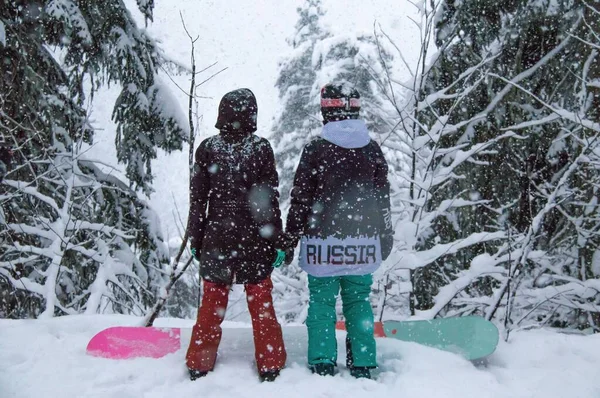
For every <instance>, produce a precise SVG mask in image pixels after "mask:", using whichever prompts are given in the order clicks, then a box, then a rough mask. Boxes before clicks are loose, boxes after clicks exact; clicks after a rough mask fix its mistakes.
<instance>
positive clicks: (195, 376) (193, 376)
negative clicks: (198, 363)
mask: <svg viewBox="0 0 600 398" xmlns="http://www.w3.org/2000/svg"><path fill="white" fill-rule="evenodd" d="M188 371H189V372H190V380H191V381H194V380H197V379H199V378H201V377H204V376H206V375H207V374H208V372H203V371H201V370H196V369H188Z"/></svg>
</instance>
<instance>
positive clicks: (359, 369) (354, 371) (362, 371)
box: [350, 366, 371, 379]
mask: <svg viewBox="0 0 600 398" xmlns="http://www.w3.org/2000/svg"><path fill="white" fill-rule="evenodd" d="M350 374H351V375H352V377H355V378H357V379H370V378H371V371H370V370H369V368H367V367H364V366H353V367H351V368H350Z"/></svg>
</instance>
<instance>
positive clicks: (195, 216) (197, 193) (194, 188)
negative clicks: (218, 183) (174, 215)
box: [187, 141, 210, 251]
mask: <svg viewBox="0 0 600 398" xmlns="http://www.w3.org/2000/svg"><path fill="white" fill-rule="evenodd" d="M206 146H207V144H206V141H203V142H202V143H201V144H200V146H199V147H198V149H196V157H195V158H196V159H195V162H194V166H193V171H192V180H191V184H190V185H191V187H190V213H189V216H188V227H187V231H188V236H189V237H190V241H191V247H192V248H193V249H196V250H197V251H199V250H200V249H201V248H202V240H203V239H204V227H205V224H206V205H207V202H208V193H209V192H210V174H209V166H210V165H209V162H210V160H209V153H208V149H207V147H206Z"/></svg>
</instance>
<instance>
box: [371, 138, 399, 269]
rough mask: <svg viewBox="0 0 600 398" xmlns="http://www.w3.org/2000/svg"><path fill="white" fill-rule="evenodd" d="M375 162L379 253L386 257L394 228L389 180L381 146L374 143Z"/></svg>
mask: <svg viewBox="0 0 600 398" xmlns="http://www.w3.org/2000/svg"><path fill="white" fill-rule="evenodd" d="M373 144H374V145H375V146H376V154H377V155H376V160H375V161H376V162H377V166H376V168H375V181H374V187H375V197H376V199H377V204H378V206H379V211H380V212H381V221H380V222H381V225H380V227H379V230H380V231H381V233H380V235H381V254H382V257H383V259H384V260H385V259H387V258H388V256H389V255H390V253H391V251H392V247H393V245H394V229H393V227H392V212H391V203H390V182H389V180H388V165H387V162H386V160H385V157H384V156H383V152H382V151H381V148H380V147H379V145H377V144H376V143H373Z"/></svg>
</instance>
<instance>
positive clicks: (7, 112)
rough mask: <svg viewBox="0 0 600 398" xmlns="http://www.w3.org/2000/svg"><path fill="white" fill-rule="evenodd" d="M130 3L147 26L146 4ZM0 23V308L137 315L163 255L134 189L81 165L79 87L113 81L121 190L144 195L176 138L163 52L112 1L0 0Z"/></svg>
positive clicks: (84, 130)
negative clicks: (4, 159) (9, 151)
mask: <svg viewBox="0 0 600 398" xmlns="http://www.w3.org/2000/svg"><path fill="white" fill-rule="evenodd" d="M138 5H139V7H140V10H141V11H142V12H143V14H144V15H145V17H146V18H147V19H151V12H152V5H153V2H152V1H138ZM0 24H1V26H2V32H3V35H2V40H0V60H2V63H3V65H4V67H3V68H2V71H1V72H0V133H1V134H3V135H4V138H5V139H6V140H7V141H9V142H10V143H11V145H12V146H13V149H14V154H15V167H13V170H12V171H11V172H10V173H9V174H8V175H7V177H6V180H5V181H4V183H3V185H1V186H0V191H2V195H1V196H0V198H2V199H1V202H0V203H1V205H2V208H3V211H2V213H3V215H2V223H3V228H2V229H0V235H1V236H0V283H1V284H2V291H3V294H4V295H3V297H2V302H1V303H0V307H1V309H0V311H1V312H2V313H3V315H4V316H10V317H31V316H37V315H38V314H40V313H43V314H44V315H46V316H52V315H54V314H65V313H67V314H68V313H73V312H80V311H88V312H96V311H102V310H105V309H107V305H108V304H110V306H109V307H108V308H109V309H108V310H110V311H116V312H131V313H137V314H141V312H142V311H143V309H144V308H145V307H147V306H148V305H150V304H151V303H152V301H153V299H154V295H155V293H156V290H157V288H158V285H159V283H160V281H161V280H162V271H161V268H162V267H163V266H164V262H165V261H166V260H167V255H166V251H165V250H164V244H163V242H162V238H161V237H160V232H159V231H160V229H159V227H158V221H157V220H156V216H155V214H154V213H153V212H152V210H151V209H150V208H149V207H148V205H147V204H146V203H145V202H144V201H143V200H141V199H139V197H138V195H137V193H136V191H134V190H132V189H131V188H130V187H128V185H127V184H125V183H123V182H122V181H119V180H117V179H116V178H115V177H113V176H110V175H105V174H103V173H102V172H100V171H99V168H98V166H97V164H96V163H95V162H94V161H91V160H89V159H86V158H85V154H84V153H82V151H81V144H82V143H88V144H91V143H92V140H93V135H94V130H93V128H92V126H91V125H90V123H89V122H88V118H87V113H86V111H85V109H84V107H83V105H84V103H85V100H86V98H85V95H86V89H85V87H86V86H85V84H87V82H90V83H91V90H88V91H87V93H88V94H89V95H93V94H94V92H95V91H96V90H97V89H98V88H99V87H100V86H101V85H103V84H119V85H121V86H122V88H123V90H122V92H121V95H120V96H119V98H118V100H117V102H116V104H115V108H114V112H113V119H114V120H115V122H116V123H117V126H118V135H117V141H116V143H115V144H116V145H117V152H118V156H119V160H120V161H122V162H124V163H125V164H126V170H127V177H128V178H129V179H130V182H131V185H134V186H135V187H139V188H141V189H143V191H144V192H146V193H148V192H150V191H151V186H150V182H151V170H150V161H151V160H152V159H153V158H154V157H155V156H156V149H157V148H162V149H165V150H173V149H179V148H181V145H182V142H183V140H185V139H186V135H185V133H184V127H185V123H181V126H183V127H180V124H179V123H178V121H179V115H178V112H177V110H176V107H175V106H173V105H172V104H170V98H169V96H168V92H167V91H166V90H165V89H164V87H162V86H161V84H160V82H159V80H158V79H157V77H156V70H157V68H158V66H159V65H160V64H161V63H164V62H165V61H164V59H163V57H162V55H161V52H160V51H159V49H158V48H157V47H156V44H155V43H154V42H153V41H152V39H151V38H149V37H148V36H147V35H146V33H144V32H143V31H142V30H140V29H138V28H137V27H136V25H135V23H134V22H133V19H132V16H131V15H130V13H129V11H128V10H127V9H126V7H125V5H124V4H123V3H122V2H121V1H117V0H115V1H86V2H75V1H71V0H48V1H22V0H17V1H13V2H10V3H7V2H3V3H2V4H0ZM49 49H53V52H52V53H51V52H50V51H49ZM84 83H85V84H84Z"/></svg>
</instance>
